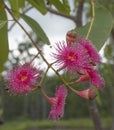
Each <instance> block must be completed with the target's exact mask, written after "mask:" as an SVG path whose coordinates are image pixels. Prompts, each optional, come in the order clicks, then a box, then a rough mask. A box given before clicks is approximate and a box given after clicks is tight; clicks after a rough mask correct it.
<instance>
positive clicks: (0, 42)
mask: <svg viewBox="0 0 114 130" xmlns="http://www.w3.org/2000/svg"><path fill="white" fill-rule="evenodd" d="M0 21H3V23H2V25H1V24H0V26H2V27H0V72H2V71H3V69H4V67H3V65H4V63H5V62H6V60H7V58H8V33H7V32H8V31H7V26H8V25H7V22H6V21H7V16H6V12H5V9H4V6H3V4H2V2H1V1H0Z"/></svg>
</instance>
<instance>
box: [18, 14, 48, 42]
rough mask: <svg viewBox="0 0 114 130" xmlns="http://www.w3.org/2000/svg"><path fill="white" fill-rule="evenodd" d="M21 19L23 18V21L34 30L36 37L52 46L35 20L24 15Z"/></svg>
mask: <svg viewBox="0 0 114 130" xmlns="http://www.w3.org/2000/svg"><path fill="white" fill-rule="evenodd" d="M21 18H23V20H24V21H25V22H26V23H27V24H28V25H29V26H30V27H31V28H32V30H33V31H34V32H35V33H36V35H37V36H38V37H40V38H41V39H42V41H43V42H44V43H45V44H50V41H49V39H48V37H47V35H46V34H45V32H44V31H43V29H42V28H41V26H40V25H39V24H38V23H37V22H36V21H35V20H34V19H32V18H31V17H29V16H27V15H24V14H21Z"/></svg>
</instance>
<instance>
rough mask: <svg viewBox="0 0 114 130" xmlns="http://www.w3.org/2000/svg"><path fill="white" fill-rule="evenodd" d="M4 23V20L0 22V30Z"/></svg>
mask: <svg viewBox="0 0 114 130" xmlns="http://www.w3.org/2000/svg"><path fill="white" fill-rule="evenodd" d="M6 23H7V21H6V20H0V29H1V28H3V27H4V26H5V24H6Z"/></svg>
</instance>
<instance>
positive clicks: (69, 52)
mask: <svg viewBox="0 0 114 130" xmlns="http://www.w3.org/2000/svg"><path fill="white" fill-rule="evenodd" d="M56 45H57V46H56V52H55V53H53V57H54V58H55V60H56V62H55V63H56V65H57V67H58V70H57V71H60V70H63V69H66V71H68V72H69V73H70V74H72V75H75V74H78V75H79V78H78V79H76V81H73V83H72V82H71V83H69V84H68V86H67V84H65V85H63V84H62V85H60V86H59V87H58V88H57V90H56V92H55V95H54V97H48V96H47V95H46V93H45V92H44V91H43V89H42V87H41V86H40V87H39V84H38V82H39V79H40V78H41V77H43V76H41V70H40V69H39V68H37V67H35V66H33V65H32V64H31V63H25V64H21V65H19V66H17V67H15V68H13V69H12V70H11V71H10V72H9V73H8V74H7V89H8V90H9V92H10V93H12V94H13V95H21V94H25V93H28V92H31V91H32V90H34V89H35V88H36V87H37V88H40V90H41V92H42V94H43V96H44V97H45V98H46V100H47V101H48V102H49V103H50V104H51V105H52V107H51V110H50V113H49V119H50V118H51V119H53V120H58V119H59V118H60V117H62V116H63V114H64V105H65V100H66V97H67V89H66V87H65V86H67V87H68V88H70V89H71V90H72V91H73V92H74V93H76V94H78V95H79V96H81V97H83V98H85V99H90V100H92V99H94V97H95V96H96V95H95V91H94V90H93V89H91V88H88V89H86V90H82V91H77V90H76V89H74V88H72V87H70V85H72V84H76V83H78V82H83V81H90V82H91V84H92V85H93V86H95V87H96V88H98V89H103V87H104V81H103V78H102V77H101V76H100V74H99V72H98V70H97V69H96V65H97V64H100V63H101V57H100V55H99V54H98V52H97V50H96V48H95V47H94V46H93V44H92V43H91V42H90V41H88V40H84V39H81V40H79V41H78V42H76V41H75V42H59V43H57V44H56ZM41 81H42V80H41Z"/></svg>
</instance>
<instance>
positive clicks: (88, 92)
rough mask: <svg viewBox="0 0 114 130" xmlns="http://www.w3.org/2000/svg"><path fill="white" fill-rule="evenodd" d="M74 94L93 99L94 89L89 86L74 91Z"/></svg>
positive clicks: (94, 95)
mask: <svg viewBox="0 0 114 130" xmlns="http://www.w3.org/2000/svg"><path fill="white" fill-rule="evenodd" d="M76 94H78V95H79V96H81V97H83V98H85V99H89V100H93V99H94V98H95V97H96V94H95V91H94V90H93V89H91V88H90V89H86V90H82V91H76Z"/></svg>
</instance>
